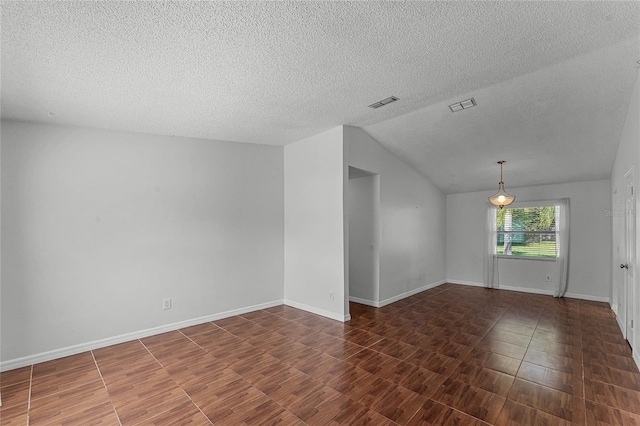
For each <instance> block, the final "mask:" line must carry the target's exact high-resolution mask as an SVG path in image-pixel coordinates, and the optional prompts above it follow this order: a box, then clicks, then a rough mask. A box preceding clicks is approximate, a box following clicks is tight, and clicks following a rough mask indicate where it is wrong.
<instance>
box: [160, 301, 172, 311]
mask: <svg viewBox="0 0 640 426" xmlns="http://www.w3.org/2000/svg"><path fill="white" fill-rule="evenodd" d="M162 309H164V310H165V311H166V310H167V309H171V299H164V300H163V301H162Z"/></svg>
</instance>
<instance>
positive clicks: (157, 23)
mask: <svg viewBox="0 0 640 426" xmlns="http://www.w3.org/2000/svg"><path fill="white" fill-rule="evenodd" d="M1 7H2V46H1V47H2V50H1V54H2V76H1V78H2V81H1V83H2V86H1V105H2V109H1V114H2V118H8V119H16V120H23V121H33V122H44V123H56V124H64V125H74V126H87V127H95V128H106V129H113V130H124V131H133V132H144V133H156V134H166V135H180V136H189V137H197V138H207V139H216V140H229V141H237V142H249V143H260V144H272V145H284V144H288V143H291V142H295V141H297V140H300V139H302V138H305V137H307V136H311V135H314V134H317V133H320V132H322V131H324V130H328V129H330V128H333V127H336V126H339V125H343V124H346V125H353V126H358V127H362V128H364V129H365V130H366V131H367V132H368V133H369V134H371V135H372V136H373V137H374V138H375V139H376V140H378V141H379V142H380V143H382V144H383V145H384V146H386V147H387V148H388V149H389V150H390V151H391V152H393V153H395V154H396V155H398V156H399V157H401V158H402V159H404V160H405V161H406V162H407V163H409V164H410V165H412V166H413V167H414V168H415V169H416V170H418V171H419V172H420V173H422V174H423V175H424V176H425V177H427V178H428V179H430V180H431V181H432V182H433V183H434V184H436V185H437V186H438V187H440V188H441V189H442V190H443V191H445V192H447V193H452V192H466V191H474V190H484V189H494V188H495V187H496V184H497V180H498V177H499V167H498V166H497V164H496V163H495V162H496V161H498V160H501V159H504V160H507V163H506V164H505V180H506V181H507V186H508V187H517V186H525V185H537V184H546V183H559V182H570V181H580V180H593V179H603V178H608V177H609V175H610V172H611V166H612V162H613V158H614V154H615V150H616V147H617V143H618V140H619V137H620V134H621V131H622V126H623V123H624V120H625V114H626V111H627V106H628V104H629V101H630V96H631V90H632V87H633V84H634V81H635V79H636V75H637V72H638V67H639V66H640V65H639V63H638V61H639V60H640V35H639V34H640V25H639V23H640V2H637V1H630V2H621V1H620V2H609V1H605V2H506V1H505V2H386V1H383V2H372V1H362V2H298V1H296V2H242V1H240V2H222V1H210V2H146V1H145V2H143V1H139V2H26V1H25V2H22V1H20V2H10V1H3V2H2V6H1ZM389 96H396V97H398V98H399V101H397V102H395V103H392V104H389V105H387V106H384V107H382V108H379V109H372V108H369V107H368V105H370V104H373V103H374V102H376V101H379V100H381V99H384V98H387V97H389ZM468 98H473V99H474V100H475V102H476V104H477V106H475V107H473V108H469V109H465V110H462V111H459V112H455V113H453V112H451V110H450V109H449V105H450V104H453V103H456V102H460V101H462V100H465V99H468Z"/></svg>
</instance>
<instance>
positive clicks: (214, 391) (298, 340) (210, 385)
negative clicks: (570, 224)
mask: <svg viewBox="0 0 640 426" xmlns="http://www.w3.org/2000/svg"><path fill="white" fill-rule="evenodd" d="M351 316H352V320H351V321H350V322H348V323H345V324H342V323H339V322H336V321H332V320H329V319H326V318H323V317H319V316H317V315H313V314H310V313H307V312H304V311H300V310H297V309H294V308H291V307H287V306H277V307H274V308H270V309H265V310H262V311H256V312H252V313H248V314H245V315H240V316H235V317H231V318H226V319H222V320H219V321H214V322H210V323H206V324H202V325H197V326H194V327H189V328H185V329H182V330H178V331H173V332H169V333H165V334H161V335H157V336H152V337H148V338H145V339H140V340H134V341H131V342H127V343H122V344H119V345H115V346H110V347H106V348H102V349H98V350H94V351H91V352H85V353H81V354H78V355H74V356H70V357H67V358H62V359H58V360H54V361H49V362H45V363H41V364H36V365H32V366H29V367H24V368H19V369H16V370H12V371H7V372H4V373H2V374H1V375H0V386H1V388H2V403H3V405H2V408H1V409H0V419H1V423H2V425H83V426H84V425H98V424H105V425H137V424H142V425H187V424H194V425H209V424H221V425H242V424H247V425H258V424H260V425H263V424H267V425H271V424H283V425H304V424H308V425H316V424H317V425H326V424H336V425H360V424H371V425H395V424H400V425H420V424H423V425H486V424H491V425H569V424H580V425H585V424H586V425H596V424H598V425H600V424H605V425H606V424H609V425H635V424H639V425H640V373H639V372H638V369H637V368H636V365H635V363H634V362H633V360H632V358H631V351H630V348H629V346H628V344H627V343H626V341H625V340H624V339H623V337H622V335H621V333H620V330H619V328H618V325H617V323H616V320H615V318H614V316H613V313H612V312H611V310H610V309H609V306H608V305H607V304H605V303H598V302H588V301H582V300H576V299H566V298H565V299H554V298H552V297H549V296H540V295H532V294H526V293H516V292H510V291H503V290H489V289H483V288H476V287H465V286H458V285H452V284H445V285H442V286H439V287H437V288H434V289H431V290H427V291H425V292H422V293H420V294H417V295H415V296H412V297H410V298H407V299H403V300H401V301H398V302H396V303H394V304H391V305H388V306H385V307H383V308H380V309H376V308H371V307H368V306H364V305H358V304H353V303H352V304H351Z"/></svg>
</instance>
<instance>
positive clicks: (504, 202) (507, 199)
mask: <svg viewBox="0 0 640 426" xmlns="http://www.w3.org/2000/svg"><path fill="white" fill-rule="evenodd" d="M504 163H505V161H504V160H500V161H498V164H500V182H498V192H496V193H495V194H493V195H492V196H491V197H489V202H490V203H491V204H493V205H494V206H498V207H500V208H503V207H504V206H508V205H509V204H511V203H513V201H514V200H515V199H516V196H515V195H511V194H509V193H508V192H507V191H505V190H504V182H503V181H502V165H503V164H504Z"/></svg>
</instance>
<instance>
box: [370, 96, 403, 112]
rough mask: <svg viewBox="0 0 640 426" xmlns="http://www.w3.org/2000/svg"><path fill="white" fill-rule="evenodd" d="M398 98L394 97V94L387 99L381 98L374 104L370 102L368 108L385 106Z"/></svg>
mask: <svg viewBox="0 0 640 426" xmlns="http://www.w3.org/2000/svg"><path fill="white" fill-rule="evenodd" d="M397 100H398V98H396V97H395V96H390V97H388V98H387V99H383V100H381V101H378V102H376V103H375V104H371V105H369V108H373V109H376V108H380V107H381V106H385V105H389V104H390V103H391V102H395V101H397Z"/></svg>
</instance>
